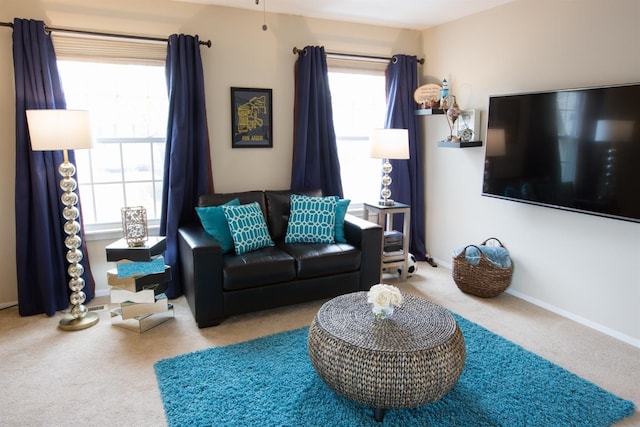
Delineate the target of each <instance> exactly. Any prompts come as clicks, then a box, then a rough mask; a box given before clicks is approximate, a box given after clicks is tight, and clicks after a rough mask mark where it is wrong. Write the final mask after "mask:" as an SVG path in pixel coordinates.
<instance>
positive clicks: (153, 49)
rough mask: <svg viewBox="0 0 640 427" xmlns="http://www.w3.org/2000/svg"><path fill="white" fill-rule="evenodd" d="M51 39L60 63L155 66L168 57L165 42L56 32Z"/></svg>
mask: <svg viewBox="0 0 640 427" xmlns="http://www.w3.org/2000/svg"><path fill="white" fill-rule="evenodd" d="M52 39H53V46H54V48H55V51H56V57H57V59H61V60H72V61H91V62H109V63H121V64H134V65H149V64H154V65H157V64H160V63H162V64H164V62H165V60H166V58H167V43H166V42H160V41H152V40H133V39H117V38H112V37H99V36H92V35H90V36H88V35H82V34H73V33H69V34H67V33H61V34H60V33H55V32H54V33H53V36H52Z"/></svg>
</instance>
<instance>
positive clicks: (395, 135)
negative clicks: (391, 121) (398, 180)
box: [369, 129, 409, 206]
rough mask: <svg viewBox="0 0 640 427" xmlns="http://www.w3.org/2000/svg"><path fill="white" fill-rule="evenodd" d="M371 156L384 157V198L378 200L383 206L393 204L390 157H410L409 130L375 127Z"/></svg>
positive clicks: (382, 193)
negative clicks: (390, 187)
mask: <svg viewBox="0 0 640 427" xmlns="http://www.w3.org/2000/svg"><path fill="white" fill-rule="evenodd" d="M369 141H370V143H371V157H372V158H374V159H383V160H384V163H383V164H382V173H383V175H382V187H383V188H382V191H381V192H380V195H381V196H382V198H381V199H380V201H379V202H378V204H379V205H382V206H393V205H394V204H395V203H394V201H393V199H391V190H390V189H389V186H390V185H391V181H392V180H391V177H390V176H389V173H391V171H392V170H393V167H392V166H391V163H389V160H390V159H398V160H399V159H408V158H409V131H408V130H407V129H374V130H373V132H372V134H371V138H370V139H369Z"/></svg>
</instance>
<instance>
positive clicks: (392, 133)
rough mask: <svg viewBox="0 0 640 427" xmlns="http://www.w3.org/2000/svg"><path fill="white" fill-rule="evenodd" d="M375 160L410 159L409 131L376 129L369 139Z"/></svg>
mask: <svg viewBox="0 0 640 427" xmlns="http://www.w3.org/2000/svg"><path fill="white" fill-rule="evenodd" d="M369 142H370V143H371V157H372V158H374V159H408V158H409V131H408V130H407V129H374V130H373V132H372V133H371V138H370V139H369Z"/></svg>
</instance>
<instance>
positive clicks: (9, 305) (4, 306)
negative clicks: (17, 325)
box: [0, 301, 18, 310]
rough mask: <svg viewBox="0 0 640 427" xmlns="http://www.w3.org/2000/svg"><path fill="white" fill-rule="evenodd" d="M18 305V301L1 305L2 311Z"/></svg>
mask: <svg viewBox="0 0 640 427" xmlns="http://www.w3.org/2000/svg"><path fill="white" fill-rule="evenodd" d="M16 305H18V301H11V302H3V303H0V310H4V309H5V308H9V307H13V306H16Z"/></svg>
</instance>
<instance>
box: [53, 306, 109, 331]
mask: <svg viewBox="0 0 640 427" xmlns="http://www.w3.org/2000/svg"><path fill="white" fill-rule="evenodd" d="M98 320H100V316H98V313H94V312H91V311H90V312H89V313H87V314H86V315H85V316H84V317H80V318H78V319H75V318H74V317H72V316H71V315H68V316H66V317H65V318H64V319H62V320H60V323H58V327H59V328H60V329H63V330H65V331H79V330H82V329H87V328H90V327H92V326H93V325H95V324H96V323H98Z"/></svg>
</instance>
